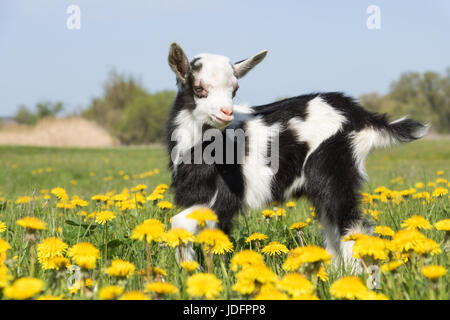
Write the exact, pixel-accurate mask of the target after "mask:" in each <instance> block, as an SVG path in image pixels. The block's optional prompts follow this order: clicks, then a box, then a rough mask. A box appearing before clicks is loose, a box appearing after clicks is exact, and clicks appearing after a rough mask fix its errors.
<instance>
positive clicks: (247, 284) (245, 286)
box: [231, 280, 256, 295]
mask: <svg viewBox="0 0 450 320" xmlns="http://www.w3.org/2000/svg"><path fill="white" fill-rule="evenodd" d="M231 290H233V291H236V292H239V293H240V294H242V295H250V294H252V293H253V292H254V291H255V290H256V285H255V282H254V281H251V280H238V281H236V283H235V284H233V286H232V287H231Z"/></svg>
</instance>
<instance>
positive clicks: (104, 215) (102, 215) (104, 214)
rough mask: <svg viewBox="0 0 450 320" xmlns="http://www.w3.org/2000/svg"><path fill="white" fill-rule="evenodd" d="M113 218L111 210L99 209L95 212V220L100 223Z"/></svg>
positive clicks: (114, 216)
mask: <svg viewBox="0 0 450 320" xmlns="http://www.w3.org/2000/svg"><path fill="white" fill-rule="evenodd" d="M115 218H116V215H115V214H114V212H112V211H107V210H106V211H100V212H97V213H96V214H95V222H96V223H98V224H102V225H103V224H105V223H106V222H108V221H111V220H114V219H115Z"/></svg>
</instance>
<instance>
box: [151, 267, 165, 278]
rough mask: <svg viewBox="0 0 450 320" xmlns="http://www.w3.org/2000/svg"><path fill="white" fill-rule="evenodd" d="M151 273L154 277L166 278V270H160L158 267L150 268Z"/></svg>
mask: <svg viewBox="0 0 450 320" xmlns="http://www.w3.org/2000/svg"><path fill="white" fill-rule="evenodd" d="M152 273H153V274H154V275H155V276H163V277H165V276H167V272H166V270H164V269H163V268H160V267H153V268H152Z"/></svg>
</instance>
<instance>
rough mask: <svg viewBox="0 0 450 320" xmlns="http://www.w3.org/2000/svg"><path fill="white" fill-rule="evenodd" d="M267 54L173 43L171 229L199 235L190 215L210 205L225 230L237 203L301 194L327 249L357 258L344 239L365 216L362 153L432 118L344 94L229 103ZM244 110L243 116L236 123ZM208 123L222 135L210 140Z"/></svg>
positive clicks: (420, 131) (420, 129)
mask: <svg viewBox="0 0 450 320" xmlns="http://www.w3.org/2000/svg"><path fill="white" fill-rule="evenodd" d="M266 53H267V51H262V52H260V53H258V54H256V55H254V56H253V57H250V58H248V59H245V60H242V61H239V62H237V63H234V64H232V63H230V60H229V59H228V58H226V57H224V56H220V55H213V54H200V55H197V56H195V57H194V58H193V59H192V61H191V62H189V61H188V58H187V57H186V55H185V53H184V52H183V50H182V49H181V47H180V46H179V45H178V44H176V43H173V44H172V45H171V46H170V50H169V58H168V60H169V65H170V67H171V68H172V70H173V71H174V73H175V74H176V77H177V85H178V94H177V96H176V98H175V101H174V103H173V106H172V109H171V112H170V116H169V120H168V124H167V143H168V149H169V154H170V156H171V157H170V164H169V168H170V170H171V171H172V188H173V191H174V193H175V204H176V205H179V206H184V207H187V209H186V210H184V211H182V212H180V213H179V214H177V215H176V216H174V217H173V219H172V228H184V229H186V230H188V231H190V232H192V233H196V232H197V231H198V230H197V222H196V221H195V220H192V219H188V218H186V215H187V214H188V213H190V212H191V211H192V210H194V209H195V208H198V207H201V206H207V207H209V208H211V209H212V210H214V212H215V213H216V214H217V215H218V218H219V227H220V228H221V229H222V230H224V231H225V232H227V233H229V232H230V229H231V227H232V219H233V217H234V215H235V214H236V213H237V212H238V211H244V210H245V208H252V209H256V208H261V207H264V206H265V205H267V204H269V203H271V202H273V201H285V200H287V199H289V198H298V197H300V196H302V195H305V196H307V197H308V198H309V199H310V201H311V202H312V203H313V204H314V206H315V207H316V210H317V215H318V219H319V221H320V223H321V225H322V226H323V229H324V233H325V242H326V248H327V250H328V251H329V252H330V253H331V254H333V255H334V256H342V257H343V258H344V262H347V263H348V262H351V261H352V258H351V256H352V252H351V251H352V241H349V242H341V237H342V236H345V235H346V234H348V233H351V232H354V231H355V230H356V231H358V230H361V227H362V224H363V219H362V217H361V212H360V210H359V209H358V200H359V192H358V191H359V188H360V186H361V183H362V181H364V179H365V178H366V173H365V169H364V159H365V158H366V156H367V155H368V153H369V152H370V150H371V149H372V148H374V147H380V146H388V145H389V144H391V143H396V142H408V141H412V140H415V139H419V138H421V137H423V136H424V135H425V134H426V133H427V131H428V125H423V124H421V123H419V122H417V121H414V120H410V119H406V118H402V119H399V120H396V121H393V122H389V121H388V118H387V116H386V115H384V114H383V115H380V114H375V113H371V112H368V111H366V110H365V109H363V108H362V107H361V106H360V105H358V103H356V102H355V101H354V100H353V99H352V98H349V97H347V96H345V95H343V94H342V93H338V92H328V93H314V94H308V95H301V96H297V97H293V98H289V99H285V100H281V101H277V102H274V103H271V104H267V105H263V106H255V107H246V108H242V107H239V108H237V107H236V106H233V98H234V96H235V94H236V91H237V90H238V88H239V86H238V79H239V78H241V77H243V76H244V75H245V74H247V72H248V71H250V70H251V69H252V68H253V67H255V66H256V65H257V64H258V63H259V62H261V61H262V60H263V59H264V57H265V56H266ZM244 113H245V114H246V115H245V119H243V120H241V121H236V120H237V117H235V116H238V115H240V114H244ZM233 120H234V121H233ZM227 127H228V129H226V128H227ZM230 128H231V129H230ZM211 129H214V130H215V131H216V133H217V132H218V134H215V135H214V134H213V135H214V139H212V138H211V137H209V138H206V139H205V133H206V132H208V130H211ZM237 130H241V131H242V132H244V133H245V138H244V140H242V139H241V141H240V142H239V141H237V140H239V139H235V138H236V137H235V136H233V135H230V134H229V133H230V132H231V133H233V132H235V131H237ZM209 136H211V135H209ZM242 141H243V142H242ZM230 142H231V143H230ZM242 144H245V146H244V148H243V149H242V150H243V151H242V152H241V153H240V154H239V152H237V151H239V150H238V149H239V148H240V146H241V145H242ZM213 145H214V146H215V147H216V148H215V150H214V151H213V152H211V150H210V149H211V147H212V146H213ZM217 146H219V147H218V148H217ZM230 146H231V148H230ZM196 150H197V151H198V152H197V151H196ZM206 151H210V154H211V157H214V159H216V156H217V155H218V154H219V153H221V154H222V159H223V157H225V158H226V159H227V161H226V162H225V161H220V159H219V161H216V162H214V161H208V159H206V157H204V153H205V152H206ZM269 154H270V156H269ZM191 158H194V161H192V160H191ZM230 159H231V161H229V160H230ZM209 160H211V159H209ZM209 227H214V223H212V222H211V223H210V224H209ZM193 254H194V251H193V249H192V247H186V248H184V249H183V257H184V258H185V259H188V260H190V259H192V258H193Z"/></svg>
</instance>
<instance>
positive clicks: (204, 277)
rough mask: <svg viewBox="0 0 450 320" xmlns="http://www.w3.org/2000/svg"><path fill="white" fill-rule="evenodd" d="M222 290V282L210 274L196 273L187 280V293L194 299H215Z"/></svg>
mask: <svg viewBox="0 0 450 320" xmlns="http://www.w3.org/2000/svg"><path fill="white" fill-rule="evenodd" d="M222 290H223V288H222V281H220V280H219V279H217V278H216V276H215V275H213V274H210V273H196V274H194V275H192V276H190V277H189V278H188V279H187V293H188V294H189V295H190V296H192V297H199V298H202V297H205V298H207V299H214V298H216V297H217V296H218V295H219V294H220V293H221V292H222Z"/></svg>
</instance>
